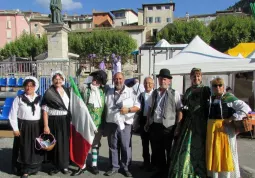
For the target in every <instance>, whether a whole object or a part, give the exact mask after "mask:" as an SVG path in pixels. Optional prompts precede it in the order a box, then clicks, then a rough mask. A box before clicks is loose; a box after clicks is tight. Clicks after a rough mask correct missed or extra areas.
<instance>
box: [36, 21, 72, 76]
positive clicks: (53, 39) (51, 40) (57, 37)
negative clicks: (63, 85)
mask: <svg viewBox="0 0 255 178" xmlns="http://www.w3.org/2000/svg"><path fill="white" fill-rule="evenodd" d="M44 28H45V30H46V31H47V39H48V58H47V59H45V60H44V61H43V62H41V63H40V64H38V65H37V68H38V75H39V76H49V75H50V74H51V73H52V72H53V71H56V70H61V71H62V72H63V73H64V74H65V75H66V76H69V75H71V76H75V64H73V63H71V61H70V60H69V56H68V33H69V32H71V29H70V28H68V26H67V25H65V24H54V23H52V24H49V25H46V26H44Z"/></svg>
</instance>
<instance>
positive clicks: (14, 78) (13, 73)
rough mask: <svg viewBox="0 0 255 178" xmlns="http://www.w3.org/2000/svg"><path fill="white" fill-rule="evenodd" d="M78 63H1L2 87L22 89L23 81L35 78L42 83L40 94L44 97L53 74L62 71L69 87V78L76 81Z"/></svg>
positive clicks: (0, 78) (0, 80)
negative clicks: (27, 77)
mask: <svg viewBox="0 0 255 178" xmlns="http://www.w3.org/2000/svg"><path fill="white" fill-rule="evenodd" d="M78 67H79V62H77V61H45V60H44V61H24V62H23V61H22V62H17V61H16V62H0V85H1V87H4V86H6V87H22V86H21V83H22V81H23V80H22V79H24V78H25V77H26V76H34V77H36V78H37V79H38V81H39V83H40V87H39V94H41V95H43V94H44V92H45V90H47V88H49V87H50V85H51V73H52V72H54V71H57V70H61V71H62V72H63V73H64V75H65V76H66V86H69V76H72V77H73V78H74V79H75V81H77V80H76V71H77V70H78Z"/></svg>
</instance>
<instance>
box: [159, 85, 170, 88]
mask: <svg viewBox="0 0 255 178" xmlns="http://www.w3.org/2000/svg"><path fill="white" fill-rule="evenodd" d="M160 88H162V89H168V88H169V85H166V84H162V85H160Z"/></svg>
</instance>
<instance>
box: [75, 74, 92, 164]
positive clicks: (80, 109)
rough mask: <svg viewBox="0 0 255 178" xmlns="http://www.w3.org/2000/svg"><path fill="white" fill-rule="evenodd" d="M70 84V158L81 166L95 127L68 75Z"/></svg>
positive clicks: (86, 154) (90, 143) (89, 146)
mask: <svg viewBox="0 0 255 178" xmlns="http://www.w3.org/2000/svg"><path fill="white" fill-rule="evenodd" d="M70 84H71V94H70V95H71V96H70V110H71V114H72V121H71V129H70V158H71V160H72V161H73V162H74V163H75V164H77V165H78V166H79V167H80V168H82V167H83V166H84V162H85V160H86V158H87V156H88V153H89V150H90V148H91V145H92V143H93V139H94V137H95V131H96V130H97V128H96V126H95V124H94V122H93V120H92V118H91V116H90V114H89V111H88V108H87V106H86V105H85V103H84V101H83V99H82V97H81V94H80V92H79V89H78V87H77V85H76V84H75V82H74V80H73V79H72V77H70Z"/></svg>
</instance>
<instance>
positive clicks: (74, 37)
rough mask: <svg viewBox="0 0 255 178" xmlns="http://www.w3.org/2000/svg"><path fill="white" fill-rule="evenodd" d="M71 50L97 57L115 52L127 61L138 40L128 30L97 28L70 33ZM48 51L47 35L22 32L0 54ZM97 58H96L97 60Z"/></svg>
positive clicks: (29, 53) (10, 54) (81, 54)
mask: <svg viewBox="0 0 255 178" xmlns="http://www.w3.org/2000/svg"><path fill="white" fill-rule="evenodd" d="M68 43H69V51H70V52H73V53H76V54H79V55H80V56H81V57H87V56H88V55H89V54H96V56H97V59H98V60H99V59H100V60H102V58H103V57H105V56H110V55H111V54H112V53H115V54H117V55H119V56H121V58H122V59H123V60H124V61H125V60H126V59H127V58H128V57H129V56H130V54H131V52H132V51H133V50H135V49H136V47H137V45H136V41H135V40H134V39H132V37H131V36H129V34H128V33H127V32H124V31H117V30H95V31H93V32H91V33H70V34H69V35H68ZM45 51H47V36H46V35H44V36H43V37H42V38H37V37H36V36H34V35H28V34H25V33H24V34H22V35H21V36H20V38H18V39H17V40H15V41H13V42H11V43H8V44H6V45H5V47H4V48H2V49H1V50H0V55H1V56H3V57H5V58H6V57H9V56H12V55H16V56H19V57H30V56H32V55H33V56H34V55H39V54H41V53H43V52H45ZM97 59H95V60H97Z"/></svg>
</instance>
